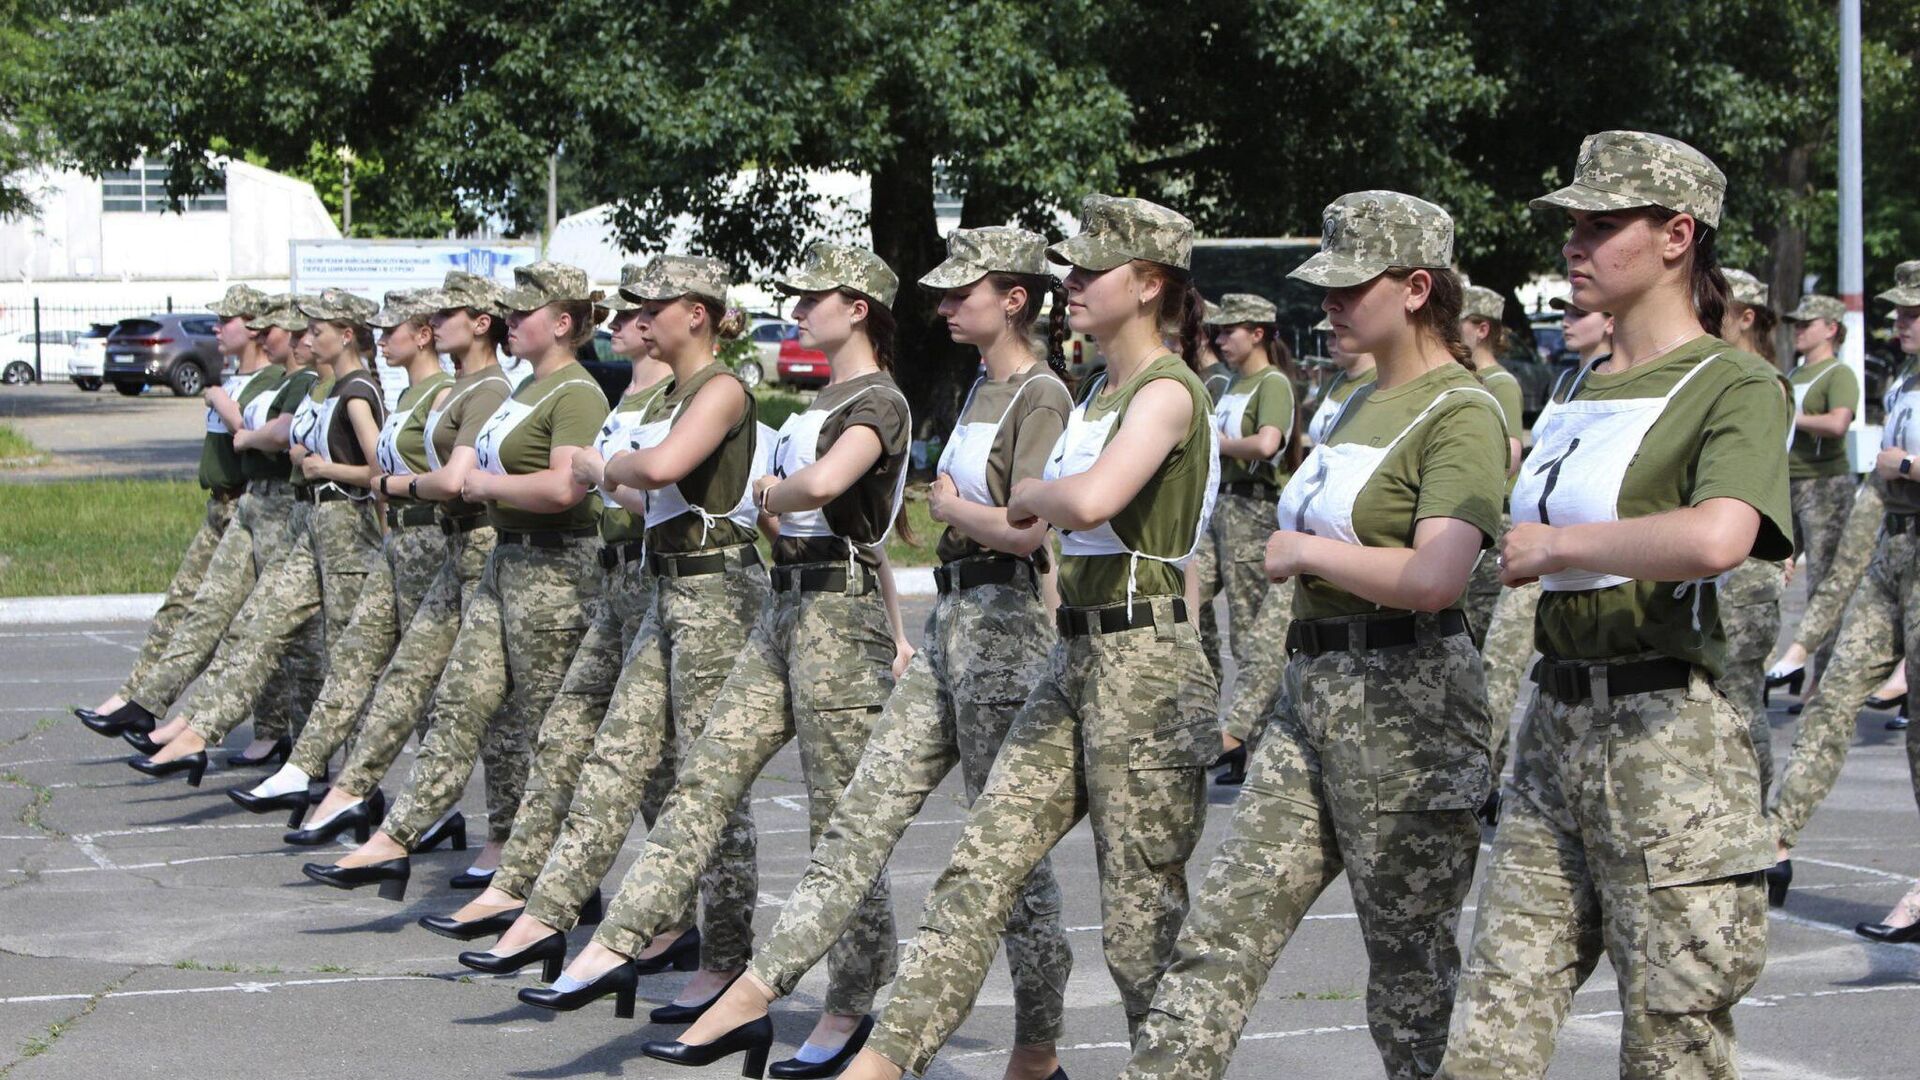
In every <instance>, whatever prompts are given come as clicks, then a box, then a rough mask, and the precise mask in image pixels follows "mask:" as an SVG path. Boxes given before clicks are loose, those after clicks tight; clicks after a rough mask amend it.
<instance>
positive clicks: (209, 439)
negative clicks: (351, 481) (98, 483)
mask: <svg viewBox="0 0 1920 1080" xmlns="http://www.w3.org/2000/svg"><path fill="white" fill-rule="evenodd" d="M267 302H268V301H267V295H266V294H265V293H263V292H261V291H260V290H258V289H256V288H254V287H252V286H251V285H233V286H229V287H228V289H227V292H226V295H225V296H222V297H221V298H220V299H219V300H218V301H216V302H214V303H213V304H212V305H210V306H209V309H208V310H210V311H212V312H213V314H214V318H215V319H216V320H218V321H217V322H215V323H214V340H215V342H216V343H217V344H218V345H219V347H220V353H221V355H223V356H231V357H233V358H234V361H235V367H234V372H233V374H232V375H230V376H228V377H227V379H226V381H225V382H224V383H222V384H221V385H219V386H210V387H208V388H207V390H206V393H205V394H204V395H202V396H203V397H205V399H206V402H207V434H206V438H205V439H203V440H201V444H200V476H199V479H200V486H201V487H202V488H203V489H205V490H206V492H207V513H206V517H205V518H204V519H203V520H202V522H201V524H200V529H199V531H197V532H195V533H194V534H193V540H192V541H191V542H190V543H188V544H187V550H186V553H185V554H183V555H182V556H181V557H180V565H179V566H178V567H177V568H175V570H174V572H173V579H172V580H171V581H169V582H167V592H166V596H165V597H164V598H163V599H162V600H161V602H160V610H159V611H157V612H155V613H154V616H153V621H152V622H150V623H148V624H147V637H146V640H145V641H144V642H142V643H141V645H140V653H139V655H138V656H137V657H136V658H135V659H134V662H133V671H132V672H131V673H129V674H128V675H127V681H126V682H125V683H123V684H121V687H120V689H119V690H118V691H115V693H114V695H113V696H112V697H109V698H108V699H107V700H105V701H103V702H101V703H100V705H99V706H98V707H97V708H93V709H75V710H73V714H74V715H75V716H78V717H79V718H80V719H81V720H82V721H85V722H88V726H89V727H92V726H93V725H94V724H96V723H98V722H99V719H100V717H101V716H102V715H104V714H107V713H111V712H113V711H114V710H116V709H118V708H120V707H121V706H122V705H124V704H126V700H127V699H126V695H127V694H129V693H130V692H131V691H130V689H129V688H130V687H131V686H133V685H134V684H135V683H137V682H139V681H140V680H141V679H142V677H143V676H144V675H145V674H146V672H147V669H148V668H151V667H152V666H153V665H154V664H156V663H158V662H159V661H160V657H161V654H162V653H163V652H164V651H165V649H166V646H167V642H168V640H169V639H171V638H172V637H173V635H174V634H175V633H176V632H177V631H178V630H179V628H180V624H181V622H182V621H183V620H184V619H185V618H186V617H187V612H188V610H189V609H190V607H191V606H192V604H193V597H194V594H195V593H196V592H198V591H199V590H200V584H201V583H202V582H203V581H205V580H206V576H207V566H208V564H209V563H211V562H212V560H213V553H214V551H215V549H217V548H218V547H219V546H220V537H221V535H222V534H224V533H225V532H226V531H227V525H228V523H229V522H231V521H232V520H233V516H234V508H235V506H236V505H237V504H238V503H239V501H240V499H241V497H242V496H243V495H245V494H246V490H247V477H246V473H245V472H244V471H243V470H242V468H241V465H240V454H239V451H237V450H235V449H234V448H233V435H234V432H236V431H240V430H242V429H243V428H245V427H246V421H245V418H244V417H243V416H242V412H241V410H242V409H243V408H244V407H245V405H244V402H243V401H242V400H241V399H242V398H245V399H246V400H247V401H251V400H252V399H253V398H256V397H258V396H260V395H261V394H263V393H266V392H268V391H269V390H271V389H272V388H273V387H275V386H278V385H279V384H280V381H281V380H282V379H284V378H286V369H285V368H284V367H280V366H278V365H276V364H274V363H273V360H272V357H271V356H270V355H269V354H268V353H267V348H266V344H265V342H264V341H263V340H262V339H263V338H264V337H265V336H266V335H265V334H264V333H263V332H260V331H256V330H252V329H249V328H248V326H247V323H248V321H249V320H252V319H254V318H257V317H259V315H260V314H261V313H262V312H264V311H265V310H266V307H267ZM96 730H97V729H96ZM105 733H106V734H118V732H105Z"/></svg>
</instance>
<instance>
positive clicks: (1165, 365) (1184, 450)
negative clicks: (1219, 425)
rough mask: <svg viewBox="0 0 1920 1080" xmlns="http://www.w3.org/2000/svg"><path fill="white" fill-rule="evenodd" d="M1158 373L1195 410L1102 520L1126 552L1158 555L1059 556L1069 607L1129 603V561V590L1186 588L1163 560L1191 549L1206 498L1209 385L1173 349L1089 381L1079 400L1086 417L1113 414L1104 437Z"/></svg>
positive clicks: (1175, 592)
mask: <svg viewBox="0 0 1920 1080" xmlns="http://www.w3.org/2000/svg"><path fill="white" fill-rule="evenodd" d="M1156 379H1173V380H1175V381H1177V382H1179V383H1180V385H1181V386H1183V387H1185V388H1186V390H1187V392H1188V393H1189V394H1190V395H1191V396H1192V397H1193V416H1192V419H1191V421H1190V423H1189V426H1188V428H1187V434H1186V437H1185V438H1184V439H1182V440H1180V442H1179V443H1177V444H1176V445H1175V446H1174V448H1173V449H1172V450H1171V451H1169V452H1168V454H1167V456H1166V459H1165V460H1163V461H1162V462H1161V463H1160V468H1159V469H1158V470H1157V471H1156V472H1155V473H1154V474H1153V475H1152V476H1151V477H1149V478H1148V479H1147V482H1146V484H1145V485H1144V486H1143V487H1141V489H1140V491H1139V493H1138V494H1136V495H1135V496H1134V497H1133V501H1131V502H1129V503H1128V504H1127V505H1126V507H1125V508H1123V509H1122V510H1121V511H1120V512H1119V513H1117V514H1115V515H1113V517H1112V518H1111V519H1109V520H1108V522H1107V524H1109V525H1111V526H1112V527H1113V533H1114V535H1115V536H1117V537H1119V538H1120V541H1121V542H1122V543H1123V544H1125V545H1126V546H1127V548H1128V549H1129V550H1131V551H1138V552H1141V553H1144V554H1147V555H1153V556H1157V558H1153V559H1139V560H1137V561H1136V560H1134V559H1133V558H1132V557H1131V556H1128V555H1062V556H1061V558H1060V602H1061V603H1063V604H1066V605H1067V606H1069V607H1104V606H1107V605H1112V604H1124V603H1126V602H1127V575H1128V569H1129V565H1130V564H1131V567H1132V570H1133V576H1134V582H1133V596H1134V599H1135V600H1140V599H1143V598H1145V597H1150V596H1179V595H1181V594H1182V593H1183V592H1184V591H1185V577H1184V574H1183V572H1182V570H1181V568H1180V567H1177V566H1174V565H1172V564H1171V563H1166V562H1161V561H1160V559H1177V558H1184V557H1185V556H1186V555H1187V554H1188V553H1189V552H1191V551H1192V550H1193V549H1194V540H1195V537H1196V535H1197V530H1198V529H1199V527H1200V514H1201V511H1202V510H1203V509H1204V508H1205V505H1206V496H1207V481H1208V479H1209V476H1208V474H1209V472H1210V467H1211V465H1212V458H1213V452H1214V450H1213V436H1212V426H1213V402H1212V399H1211V398H1209V397H1208V396H1207V388H1206V387H1205V385H1203V384H1202V383H1201V382H1200V379H1199V377H1198V376H1196V375H1194V373H1193V371H1192V370H1191V369H1190V368H1188V367H1187V365H1186V362H1185V361H1183V360H1181V359H1180V358H1179V357H1177V356H1174V355H1173V354H1172V353H1164V354H1162V355H1161V356H1159V357H1158V358H1156V359H1154V360H1151V361H1149V362H1148V363H1147V365H1146V366H1145V367H1143V368H1141V369H1140V371H1139V372H1137V373H1136V374H1135V375H1134V376H1133V378H1132V379H1129V380H1128V381H1127V383H1126V384H1125V385H1123V386H1110V385H1109V384H1108V383H1107V381H1106V379H1104V378H1102V379H1101V380H1100V381H1098V382H1096V383H1094V384H1093V385H1092V386H1091V387H1090V388H1089V390H1090V392H1091V393H1090V396H1088V397H1085V398H1082V399H1081V404H1080V405H1079V406H1078V407H1079V408H1081V409H1084V410H1085V416H1086V418H1087V419H1088V420H1092V421H1098V420H1101V419H1103V418H1105V417H1107V416H1109V415H1112V416H1114V417H1115V419H1114V422H1113V427H1112V428H1111V429H1110V430H1109V431H1108V433H1107V439H1108V441H1109V442H1111V441H1112V439H1113V436H1114V435H1116V434H1118V433H1119V431H1120V429H1121V428H1122V427H1124V426H1125V425H1126V412H1127V407H1128V406H1130V405H1131V404H1133V399H1134V395H1136V394H1138V393H1139V392H1140V390H1141V388H1142V387H1144V386H1146V385H1147V384H1148V383H1150V382H1153V381H1154V380H1156Z"/></svg>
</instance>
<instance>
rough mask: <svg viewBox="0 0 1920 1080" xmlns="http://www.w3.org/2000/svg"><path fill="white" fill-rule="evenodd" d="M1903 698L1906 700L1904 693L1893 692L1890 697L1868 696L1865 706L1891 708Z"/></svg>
mask: <svg viewBox="0 0 1920 1080" xmlns="http://www.w3.org/2000/svg"><path fill="white" fill-rule="evenodd" d="M1905 700H1907V695H1905V694H1895V695H1893V696H1892V697H1870V698H1868V699H1867V708H1869V709H1891V708H1893V707H1894V706H1895V705H1898V704H1900V703H1901V702H1903V701H1905Z"/></svg>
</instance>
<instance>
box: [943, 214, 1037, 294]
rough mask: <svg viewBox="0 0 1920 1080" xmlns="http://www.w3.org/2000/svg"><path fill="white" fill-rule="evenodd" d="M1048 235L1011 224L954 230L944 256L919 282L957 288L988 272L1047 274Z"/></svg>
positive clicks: (971, 282) (945, 287)
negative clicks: (945, 256) (944, 258)
mask: <svg viewBox="0 0 1920 1080" xmlns="http://www.w3.org/2000/svg"><path fill="white" fill-rule="evenodd" d="M1047 272H1048V271H1047V238H1046V237H1044V236H1041V235H1040V234H1039V233H1037V232H1031V231H1029V230H1027V229H1016V228H1014V227H1012V226H1010V225H990V226H988V227H986V228H982V229H955V230H953V231H952V232H950V233H948V234H947V258H946V260H945V261H944V262H942V263H941V264H940V265H939V266H936V267H934V268H933V269H931V270H929V271H927V273H926V276H925V277H922V278H921V279H920V284H921V285H924V286H926V287H927V288H929V289H958V288H961V287H963V286H967V285H971V284H973V283H974V282H976V281H979V280H980V279H981V278H983V277H986V276H987V275H988V274H1027V275H1031V276H1035V277H1040V276H1044V275H1046V274H1047Z"/></svg>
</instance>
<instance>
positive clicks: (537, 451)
mask: <svg viewBox="0 0 1920 1080" xmlns="http://www.w3.org/2000/svg"><path fill="white" fill-rule="evenodd" d="M511 400H513V401H517V402H520V403H521V404H523V405H531V406H533V411H532V412H530V413H528V414H527V415H526V416H524V417H522V418H521V420H520V422H519V423H518V424H516V425H514V427H513V430H512V431H509V432H508V433H507V437H506V438H505V439H504V440H502V441H501V443H500V463H501V465H502V466H504V467H505V468H506V470H507V475H508V476H526V475H528V474H531V473H537V472H541V471H543V470H545V469H546V468H547V466H548V464H549V462H551V460H552V458H553V451H554V449H555V448H556V447H561V446H592V445H593V440H594V437H595V436H597V435H599V434H600V425H601V423H602V422H603V421H605V420H606V418H607V396H606V395H605V394H603V393H601V392H600V384H599V383H596V382H594V381H593V376H591V375H589V374H587V369H586V368H584V367H581V366H580V364H579V363H578V362H576V361H569V362H568V363H566V364H565V365H563V366H562V367H560V368H559V369H558V370H556V371H553V372H551V373H549V374H548V375H547V376H546V377H544V378H530V379H528V380H527V381H526V382H524V383H522V384H521V385H520V388H519V389H518V390H515V391H514V392H513V396H512V398H511ZM501 407H502V408H504V407H505V406H504V405H502V406H501ZM495 411H496V412H498V411H499V410H495ZM487 517H488V520H490V521H491V522H492V523H493V527H494V528H496V529H507V530H511V531H514V532H541V531H546V530H556V529H557V530H565V531H573V530H580V529H590V528H592V527H593V526H594V523H595V522H596V521H598V520H599V517H600V500H599V499H598V498H595V497H591V496H590V497H588V498H584V499H581V500H580V501H579V502H577V503H574V504H573V505H572V506H570V507H568V508H567V509H565V510H562V511H560V512H559V513H557V514H540V513H535V512H534V511H531V510H523V509H521V508H520V507H517V506H513V505H510V504H508V503H503V502H496V503H493V504H491V506H490V507H489V508H488V510H487Z"/></svg>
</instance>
